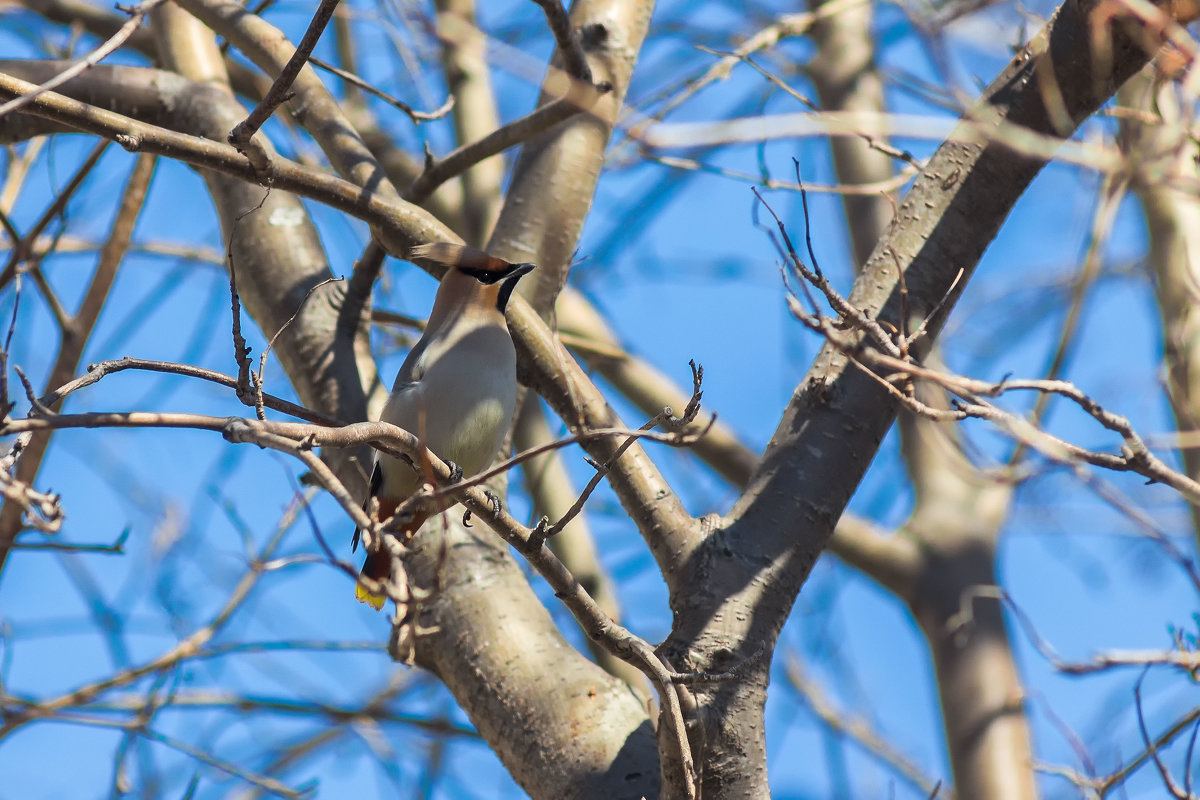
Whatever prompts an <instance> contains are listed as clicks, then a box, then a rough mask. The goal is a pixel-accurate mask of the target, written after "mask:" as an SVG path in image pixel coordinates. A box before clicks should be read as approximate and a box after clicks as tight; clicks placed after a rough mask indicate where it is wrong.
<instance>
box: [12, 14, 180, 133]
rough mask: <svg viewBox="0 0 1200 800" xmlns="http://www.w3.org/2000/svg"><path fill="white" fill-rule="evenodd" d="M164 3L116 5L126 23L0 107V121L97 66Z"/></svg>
mask: <svg viewBox="0 0 1200 800" xmlns="http://www.w3.org/2000/svg"><path fill="white" fill-rule="evenodd" d="M164 2H165V0H146V2H143V3H138V4H137V5H136V6H134V7H133V8H123V7H121V6H120V5H118V6H117V8H119V9H121V10H122V11H124V12H125V13H127V14H129V15H130V17H129V21H128V22H126V23H125V24H124V25H122V26H121V28H120V29H119V30H118V31H117V32H116V33H114V34H113V35H112V36H110V37H108V39H106V40H105V41H104V42H102V43H101V44H100V46H99V47H97V48H96V49H95V50H93V51H92V52H90V53H88V54H87V55H86V56H84V57H83V58H81V59H79V60H78V61H76V62H75V63H74V64H72V65H71V66H70V67H68V68H67V69H65V70H63V71H62V72H60V73H59V74H57V75H55V76H54V77H53V78H51V79H50V80H48V81H46V82H45V83H43V84H42V85H41V86H38V87H37V88H35V89H34V90H33V91H31V92H28V93H25V94H23V95H22V96H20V97H14V98H13V99H12V100H9V101H8V102H7V103H5V104H4V105H2V106H0V119H3V118H4V116H5V115H6V114H9V113H11V112H13V111H17V110H19V109H21V108H24V107H25V106H27V105H28V104H30V103H32V102H33V101H34V99H35V98H36V97H37V96H38V95H40V94H42V93H43V92H48V91H51V90H53V89H55V88H57V87H59V86H62V85H63V84H64V83H66V82H67V81H69V80H71V79H72V78H74V77H77V76H78V75H81V74H83V72H84V71H85V70H87V69H88V68H90V67H93V66H95V65H96V64H99V63H100V62H101V61H102V60H104V59H105V58H106V57H108V56H109V55H110V54H112V53H113V52H114V51H115V50H117V49H118V48H119V47H121V45H123V44H125V42H127V41H128V40H129V37H130V36H132V35H133V32H134V31H136V30H137V29H138V27H139V26H140V25H141V24H142V21H143V20H144V19H145V18H146V15H147V14H149V13H150V12H151V11H153V10H154V9H155V8H157V7H158V6H160V5H162V4H163V3H164Z"/></svg>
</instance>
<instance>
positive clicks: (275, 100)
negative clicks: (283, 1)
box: [228, 0, 338, 167]
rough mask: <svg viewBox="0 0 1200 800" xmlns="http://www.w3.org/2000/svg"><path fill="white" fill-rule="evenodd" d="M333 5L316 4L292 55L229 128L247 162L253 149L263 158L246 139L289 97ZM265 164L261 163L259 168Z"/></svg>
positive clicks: (332, 1) (327, 0)
mask: <svg viewBox="0 0 1200 800" xmlns="http://www.w3.org/2000/svg"><path fill="white" fill-rule="evenodd" d="M337 5H338V0H321V4H320V5H319V6H317V11H316V13H315V14H313V18H312V21H311V22H309V23H308V29H307V30H306V31H304V37H303V38H302V39H301V40H300V43H299V44H298V45H296V51H295V52H294V53H292V57H291V58H289V59H288V61H287V63H286V64H285V65H284V67H283V70H282V71H280V73H279V77H278V78H276V79H275V82H274V83H273V84H271V88H270V90H269V91H268V92H267V95H266V97H264V98H263V99H262V100H260V101H259V103H258V105H256V106H255V107H254V110H253V111H251V112H250V114H249V116H247V117H246V118H245V119H244V120H242V121H241V122H239V123H238V124H237V125H235V126H234V127H233V130H231V131H230V132H229V136H228V141H229V143H230V144H231V145H233V146H234V147H236V148H237V149H238V151H239V152H241V153H244V154H245V155H246V156H247V157H248V158H250V160H251V161H255V160H256V156H255V155H254V153H255V152H257V157H258V158H259V159H265V153H263V151H261V150H258V149H255V150H253V151H252V150H251V148H250V146H249V145H250V139H251V138H252V137H253V136H254V134H255V133H257V132H258V129H259V128H261V127H262V126H263V124H264V123H265V122H266V121H267V120H268V119H270V118H271V115H272V114H274V113H275V109H277V108H279V106H281V105H283V104H284V103H285V102H287V100H289V99H290V98H291V96H292V92H291V88H292V82H293V81H295V80H296V76H297V75H299V74H300V70H301V69H303V68H304V64H305V63H306V62H307V61H308V57H309V55H310V54H311V53H312V51H313V48H314V47H316V46H317V41H318V40H319V39H320V38H321V34H322V33H324V31H325V26H326V25H327V24H329V20H330V19H331V18H332V17H333V12H334V10H335V9H336V8H337ZM255 166H256V167H259V166H260V164H258V163H256V164H255ZM265 166H266V164H265V163H262V164H261V167H265Z"/></svg>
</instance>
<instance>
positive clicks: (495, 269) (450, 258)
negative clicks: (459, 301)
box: [411, 242, 534, 312]
mask: <svg viewBox="0 0 1200 800" xmlns="http://www.w3.org/2000/svg"><path fill="white" fill-rule="evenodd" d="M411 258H414V259H416V258H424V259H427V260H429V261H435V262H437V263H439V264H444V265H445V266H447V267H449V268H450V270H451V272H452V273H453V272H456V273H459V274H461V275H465V276H467V277H469V278H472V279H474V281H475V282H476V283H477V284H479V285H480V286H487V287H493V286H495V287H496V289H495V290H494V291H495V303H496V308H497V309H498V310H499V311H501V312H503V311H504V309H505V307H507V306H508V300H509V298H510V297H511V296H512V293H513V289H515V288H516V287H517V281H519V280H520V279H521V276H523V275H528V274H529V273H530V272H531V271H533V268H534V265H533V264H530V263H528V262H525V263H520V264H513V263H511V262H509V261H505V260H504V259H502V258H497V257H496V256H493V255H489V254H488V253H485V252H484V251H483V250H480V249H479V248H478V247H471V246H470V245H466V244H454V243H452V242H435V243H433V244H423V245H419V246H417V247H414V248H413V249H412V253H411ZM444 280H445V279H443V281H444ZM497 284H499V285H498V286H497Z"/></svg>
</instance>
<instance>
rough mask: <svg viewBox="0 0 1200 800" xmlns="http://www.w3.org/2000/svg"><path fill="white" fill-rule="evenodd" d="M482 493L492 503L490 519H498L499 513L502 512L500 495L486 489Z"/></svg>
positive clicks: (502, 503)
mask: <svg viewBox="0 0 1200 800" xmlns="http://www.w3.org/2000/svg"><path fill="white" fill-rule="evenodd" d="M483 493H484V495H485V496H486V497H487V499H488V502H489V503H491V504H492V519H500V515H501V514H503V513H504V501H503V500H501V499H500V495H498V494H496V493H495V492H493V491H489V490H488V489H484V490H483Z"/></svg>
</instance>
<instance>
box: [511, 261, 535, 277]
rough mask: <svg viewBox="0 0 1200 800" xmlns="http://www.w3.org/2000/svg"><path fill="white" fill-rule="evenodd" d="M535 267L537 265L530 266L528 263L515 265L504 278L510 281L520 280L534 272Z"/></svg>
mask: <svg viewBox="0 0 1200 800" xmlns="http://www.w3.org/2000/svg"><path fill="white" fill-rule="evenodd" d="M535 266H536V265H535V264H530V263H528V262H526V263H524V264H513V265H512V268H511V269H510V270H509V272H508V274H506V275H505V276H504V279H505V280H509V279H512V278H519V277H521V276H522V275H528V274H529V273H531V272H533V269H534V267H535Z"/></svg>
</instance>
